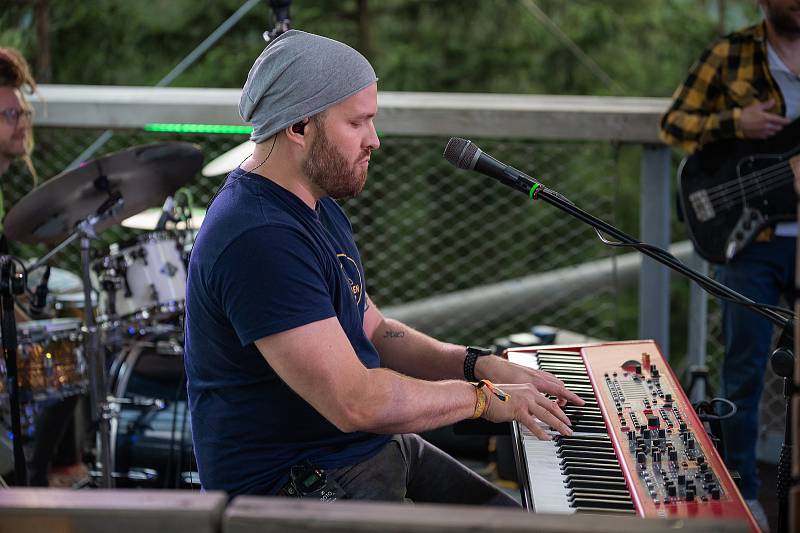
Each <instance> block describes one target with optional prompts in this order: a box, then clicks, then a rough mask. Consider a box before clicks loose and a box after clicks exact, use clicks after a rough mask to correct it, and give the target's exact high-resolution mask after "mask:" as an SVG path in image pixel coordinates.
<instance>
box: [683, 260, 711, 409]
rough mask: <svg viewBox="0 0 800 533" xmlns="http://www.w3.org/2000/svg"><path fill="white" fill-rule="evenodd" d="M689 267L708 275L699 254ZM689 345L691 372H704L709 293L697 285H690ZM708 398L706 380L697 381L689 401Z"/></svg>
mask: <svg viewBox="0 0 800 533" xmlns="http://www.w3.org/2000/svg"><path fill="white" fill-rule="evenodd" d="M689 266H690V267H692V268H693V269H695V270H696V271H698V272H700V273H701V274H703V275H704V276H707V275H708V263H707V262H706V261H704V260H703V258H701V257H700V256H699V255H697V252H694V251H692V255H691V256H690V259H689ZM688 330H689V343H688V344H689V345H688V353H687V354H686V360H687V361H688V363H689V369H690V371H694V370H703V369H705V367H706V356H707V353H706V345H707V342H706V341H707V337H708V293H706V291H704V290H703V289H701V288H700V287H698V286H697V284H696V283H689V324H688ZM705 397H706V381H705V379H696V380H694V382H693V386H692V389H691V390H690V391H689V399H690V400H691V401H692V402H699V401H701V400H704V399H705Z"/></svg>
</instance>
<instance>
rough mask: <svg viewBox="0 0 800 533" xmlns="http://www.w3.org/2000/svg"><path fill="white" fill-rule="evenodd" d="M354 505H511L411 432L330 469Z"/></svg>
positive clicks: (503, 494) (331, 474) (494, 490)
mask: <svg viewBox="0 0 800 533" xmlns="http://www.w3.org/2000/svg"><path fill="white" fill-rule="evenodd" d="M328 475H329V476H332V477H333V479H335V480H336V482H337V483H338V484H339V485H341V487H342V488H343V489H344V491H345V492H346V493H347V496H346V497H347V498H351V499H355V500H380V501H390V502H405V501H409V500H410V501H412V502H418V503H454V504H475V505H497V506H514V507H519V504H518V503H517V502H516V501H514V499H513V498H511V497H510V496H508V495H507V494H505V493H504V492H502V491H501V490H500V489H498V488H497V487H495V486H494V485H492V484H491V483H489V482H488V481H486V480H485V479H483V478H482V477H481V476H479V475H478V474H476V473H475V472H473V471H472V470H470V469H469V468H467V467H465V466H464V465H462V464H461V463H459V462H458V461H456V460H455V459H453V458H452V457H450V456H449V455H447V454H446V453H444V452H443V451H442V450H440V449H439V448H437V447H436V446H434V445H432V444H430V443H429V442H427V441H426V440H424V439H423V438H422V437H420V436H419V435H415V434H413V433H408V434H403V435H395V436H394V437H392V440H391V441H389V442H388V443H387V444H386V446H384V448H383V449H382V450H381V451H380V452H378V453H377V455H375V456H374V457H372V458H370V459H368V460H366V461H364V462H362V463H358V464H355V465H352V466H346V467H343V468H337V469H334V470H329V471H328Z"/></svg>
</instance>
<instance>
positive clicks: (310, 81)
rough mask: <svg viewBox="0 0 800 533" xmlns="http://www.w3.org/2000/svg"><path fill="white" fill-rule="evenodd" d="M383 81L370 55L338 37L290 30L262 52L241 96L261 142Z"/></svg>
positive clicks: (246, 115) (245, 115)
mask: <svg viewBox="0 0 800 533" xmlns="http://www.w3.org/2000/svg"><path fill="white" fill-rule="evenodd" d="M376 81H378V78H377V77H376V76H375V71H374V70H373V69H372V66H371V65H370V64H369V62H368V61H367V59H366V58H365V57H364V56H362V55H361V54H359V53H358V52H356V51H355V50H353V49H352V48H350V47H349V46H347V45H346V44H344V43H340V42H339V41H334V40H333V39H328V38H327V37H321V36H319V35H314V34H312V33H306V32H303V31H298V30H289V31H287V32H286V33H284V34H282V35H281V36H280V37H278V38H277V39H275V40H274V41H272V42H271V43H270V44H269V46H267V47H266V48H265V49H264V51H263V52H261V55H259V56H258V59H256V62H255V63H254V64H253V67H252V68H251V69H250V73H249V74H248V75H247V82H245V84H244V88H243V89H242V97H241V99H240V100H239V114H240V115H241V116H242V119H243V120H244V121H245V122H247V123H250V124H252V125H253V133H252V134H251V135H250V140H252V141H253V142H255V143H260V142H263V141H265V140H266V139H269V138H270V137H272V136H273V135H275V134H276V133H278V132H279V131H281V130H282V129H284V128H288V127H289V126H291V125H292V124H295V123H297V122H300V121H301V120H303V119H304V118H308V117H311V116H313V115H316V114H317V113H320V112H322V111H324V110H326V109H328V108H329V107H331V106H334V105H336V104H338V103H339V102H341V101H343V100H346V99H347V98H349V97H350V96H352V95H354V94H356V93H357V92H359V91H361V90H363V89H365V88H367V87H369V86H370V85H372V84H373V83H375V82H376Z"/></svg>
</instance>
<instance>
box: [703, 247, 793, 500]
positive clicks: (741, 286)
mask: <svg viewBox="0 0 800 533" xmlns="http://www.w3.org/2000/svg"><path fill="white" fill-rule="evenodd" d="M796 241H797V239H795V238H793V237H776V238H775V239H773V240H772V241H769V242H756V243H753V244H751V245H750V246H748V247H747V248H746V249H745V250H743V251H742V252H741V253H740V254H739V255H737V256H736V257H735V258H734V259H733V261H731V262H730V263H728V264H727V265H725V266H723V267H721V268H720V269H719V272H718V276H719V281H720V282H722V283H723V284H725V285H727V286H728V287H730V288H731V289H733V290H735V291H736V292H739V293H741V294H743V295H745V296H747V297H748V298H750V299H751V300H754V301H756V302H759V303H766V304H777V303H778V300H779V298H780V296H781V295H783V296H785V297H786V298H787V301H788V302H789V304H790V305H794V271H795V245H796ZM772 329H773V328H772V323H771V322H770V321H769V320H767V319H766V318H763V317H762V316H761V315H758V314H756V313H754V312H753V311H749V310H747V309H745V308H744V307H742V306H740V305H737V304H733V303H729V302H722V331H723V334H724V337H725V359H724V361H723V365H722V396H723V397H724V398H727V399H729V400H731V401H732V402H733V403H735V404H736V407H737V413H736V414H735V415H734V416H733V417H732V418H729V419H727V420H725V421H724V422H723V424H722V430H723V436H724V440H725V463H726V465H727V466H728V468H729V469H730V470H737V471H738V472H739V474H740V475H741V476H742V487H741V488H742V495H743V496H744V497H745V499H754V498H757V497H758V489H759V485H760V482H759V478H758V467H757V465H756V442H757V440H758V429H759V424H758V405H759V402H760V400H761V393H762V391H763V389H764V372H765V370H766V366H767V361H768V359H769V355H770V353H771V350H772Z"/></svg>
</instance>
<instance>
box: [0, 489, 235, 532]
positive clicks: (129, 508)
mask: <svg viewBox="0 0 800 533" xmlns="http://www.w3.org/2000/svg"><path fill="white" fill-rule="evenodd" d="M226 502H227V496H226V495H225V494H224V493H221V492H208V493H201V492H195V491H158V490H62V489H44V488H13V489H8V490H0V533H6V532H8V533H20V532H25V533H39V532H41V533H60V532H80V533H95V532H97V533H100V532H109V531H113V532H114V533H127V532H134V531H147V532H148V533H162V532H163V533H167V532H171V533H183V532H185V533H216V532H218V531H220V524H221V519H222V512H223V509H224V507H225V504H226Z"/></svg>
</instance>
